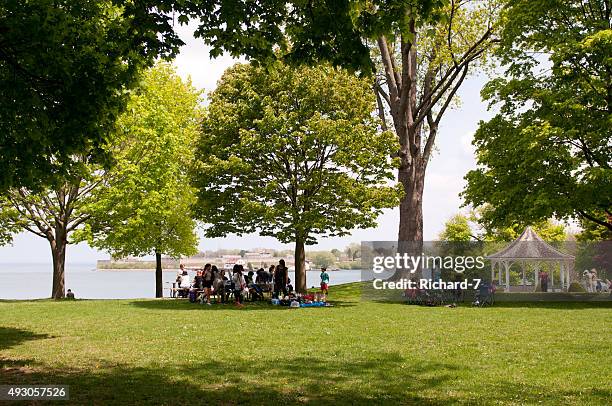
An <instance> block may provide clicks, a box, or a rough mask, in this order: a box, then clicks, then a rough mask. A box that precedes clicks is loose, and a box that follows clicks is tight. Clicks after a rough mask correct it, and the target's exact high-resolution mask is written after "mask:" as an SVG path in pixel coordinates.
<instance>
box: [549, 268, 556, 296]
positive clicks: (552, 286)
mask: <svg viewBox="0 0 612 406" xmlns="http://www.w3.org/2000/svg"><path fill="white" fill-rule="evenodd" d="M550 291H551V292H554V291H555V268H554V267H553V268H552V269H551V270H550Z"/></svg>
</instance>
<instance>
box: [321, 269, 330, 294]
mask: <svg viewBox="0 0 612 406" xmlns="http://www.w3.org/2000/svg"><path fill="white" fill-rule="evenodd" d="M320 277H321V293H324V294H325V295H328V294H329V274H328V273H327V268H325V267H322V268H321V275H320Z"/></svg>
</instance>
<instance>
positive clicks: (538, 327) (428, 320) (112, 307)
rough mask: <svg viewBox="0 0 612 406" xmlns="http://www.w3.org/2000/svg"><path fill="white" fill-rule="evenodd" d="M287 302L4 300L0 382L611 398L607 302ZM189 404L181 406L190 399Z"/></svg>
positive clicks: (351, 297)
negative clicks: (295, 305) (322, 305)
mask: <svg viewBox="0 0 612 406" xmlns="http://www.w3.org/2000/svg"><path fill="white" fill-rule="evenodd" d="M332 295H333V298H335V299H337V300H338V303H337V304H338V305H337V306H336V307H334V308H327V309H317V308H311V309H297V310H296V309H286V308H279V307H271V306H268V305H249V306H247V307H246V308H245V309H243V310H237V309H235V308H233V307H232V306H220V305H219V306H212V307H211V308H205V307H203V306H200V305H193V304H189V303H187V302H185V301H172V300H163V301H159V300H124V301H76V302H51V301H31V302H0V384H6V383H35V384H44V383H47V384H51V383H56V384H69V385H71V398H72V401H73V402H74V401H76V402H78V403H92V402H93V403H95V404H109V403H134V402H137V403H155V404H157V403H164V404H178V403H179V402H187V401H191V402H192V403H191V404H197V403H193V402H194V401H199V402H198V403H200V402H201V401H202V400H205V401H207V402H213V403H214V404H216V403H223V404H239V403H258V404H263V403H266V404H271V403H288V402H292V401H297V402H313V403H316V404H365V403H371V402H372V401H376V402H379V403H384V402H388V403H390V404H398V403H419V404H449V403H473V404H495V403H497V404H524V403H544V404H547V403H548V404H560V403H563V404H572V403H573V404H604V403H605V402H607V401H609V399H610V398H611V396H612V383H611V380H610V377H611V376H612V369H611V367H610V350H611V344H610V339H611V337H612V335H611V333H612V323H610V319H611V316H612V308H610V304H609V303H600V304H597V303H592V304H580V303H562V304H538V305H537V306H536V305H530V304H504V305H503V307H502V306H501V305H500V306H498V307H493V308H485V309H477V308H470V307H463V308H456V309H450V308H424V307H415V306H406V305H401V304H390V303H374V302H360V301H358V298H359V291H358V290H357V288H356V287H355V286H345V287H343V288H336V289H335V292H332ZM184 404H185V403H184Z"/></svg>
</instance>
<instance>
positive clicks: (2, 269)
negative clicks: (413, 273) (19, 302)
mask: <svg viewBox="0 0 612 406" xmlns="http://www.w3.org/2000/svg"><path fill="white" fill-rule="evenodd" d="M95 267H96V265H95V263H80V264H78V263H74V264H67V265H66V289H72V291H73V292H74V293H75V295H76V296H77V297H78V298H80V299H137V298H152V297H155V273H154V272H153V271H144V270H142V271H141V270H133V271H132V270H130V271H96V270H95ZM319 273H320V272H319V271H309V272H307V273H306V284H307V286H308V287H311V286H318V285H319V282H320V279H319ZM190 276H192V277H193V272H190ZM329 276H330V285H338V284H342V283H349V282H357V281H359V280H360V278H361V271H359V270H346V271H335V272H329ZM289 277H290V278H291V279H292V280H293V272H291V273H290V274H289ZM175 279H176V271H165V272H164V273H163V280H164V288H166V287H170V286H171V283H172V282H174V280H175ZM52 280H53V275H52V269H51V265H50V264H9V263H0V299H38V298H47V297H50V296H51V284H52ZM164 295H165V296H168V291H167V290H164Z"/></svg>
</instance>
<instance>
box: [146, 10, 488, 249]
mask: <svg viewBox="0 0 612 406" xmlns="http://www.w3.org/2000/svg"><path fill="white" fill-rule="evenodd" d="M156 3H157V4H160V3H161V5H162V7H165V8H166V9H167V10H171V9H172V7H174V8H176V9H177V10H178V11H182V12H183V13H184V14H183V19H182V20H183V21H187V18H188V17H195V18H197V19H198V21H199V27H198V29H197V30H196V36H198V37H200V38H203V39H204V41H205V42H206V43H207V44H208V45H210V46H211V47H212V50H211V55H212V56H217V55H220V54H221V53H222V52H223V51H227V52H229V53H230V54H231V55H234V56H239V55H246V56H248V57H250V58H252V59H255V60H256V61H258V62H262V63H268V62H269V61H271V60H275V59H276V58H278V57H280V58H282V59H284V60H286V61H290V62H294V63H299V64H302V63H318V62H321V61H331V63H332V64H334V65H340V66H344V67H348V68H352V69H354V70H358V71H360V72H361V73H362V74H364V75H369V74H371V73H373V72H376V73H377V77H379V80H378V81H377V83H376V85H375V86H373V88H374V90H375V92H376V94H377V97H378V109H379V113H380V115H381V117H382V118H383V122H384V123H386V118H387V116H388V115H387V114H386V113H389V115H390V118H391V121H392V125H390V126H389V129H390V130H391V131H393V132H395V134H396V136H397V139H398V141H399V146H400V147H399V148H398V151H395V152H394V155H395V156H398V157H399V158H400V161H401V162H400V166H399V169H398V179H399V181H400V182H401V184H402V185H403V187H404V190H405V192H406V193H405V195H404V197H403V198H402V200H401V205H400V220H399V231H398V240H399V241H400V249H401V250H403V251H407V250H408V247H409V246H412V247H413V249H414V250H415V251H417V252H420V248H419V247H420V245H422V240H423V208H422V206H423V188H424V179H425V171H426V169H427V164H428V162H429V160H430V158H431V154H432V151H433V150H434V144H435V140H436V136H437V133H438V128H439V126H440V123H441V120H442V117H443V115H444V113H445V112H446V110H447V109H448V107H449V105H451V103H452V100H453V98H454V96H455V95H456V94H457V91H458V89H459V87H460V86H461V84H462V83H463V81H464V80H465V78H466V77H467V75H468V74H469V73H470V71H473V70H474V68H475V67H477V66H478V64H479V63H480V62H481V61H482V59H483V56H485V55H486V54H487V52H488V50H489V49H490V48H491V45H492V44H493V43H494V41H495V38H494V37H495V35H494V33H495V30H496V24H497V10H498V8H497V3H498V2H497V1H470V0H464V1H455V0H450V1H445V0H429V1H421V0H419V1H416V0H405V1H386V0H350V1H339V0H322V1H301V0H298V1H296V0H294V1H271V0H256V1H253V0H221V1H212V0H210V1H206V0H204V1H201V0H200V1H181V2H176V1H172V0H158V1H157V2H156Z"/></svg>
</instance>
